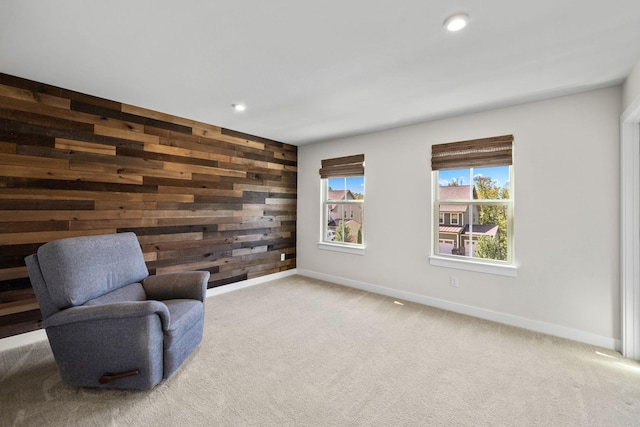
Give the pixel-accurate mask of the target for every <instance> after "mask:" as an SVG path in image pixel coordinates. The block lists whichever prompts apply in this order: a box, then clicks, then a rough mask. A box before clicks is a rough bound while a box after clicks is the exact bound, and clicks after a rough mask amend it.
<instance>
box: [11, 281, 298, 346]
mask: <svg viewBox="0 0 640 427" xmlns="http://www.w3.org/2000/svg"><path fill="white" fill-rule="evenodd" d="M294 274H297V270H296V269H295V268H293V269H291V270H286V271H282V272H280V273H274V274H269V275H266V276H260V277H256V278H254V279H249V280H243V281H242V282H237V283H230V284H228V285H224V286H218V287H216V288H211V289H207V298H209V297H212V296H215V295H220V294H224V293H227V292H232V291H237V290H238V289H242V288H246V287H249V286H255V285H258V284H260V283H264V282H268V281H271V280H276V279H280V278H282V277H288V276H293V275H294ZM46 339H47V333H46V332H45V331H44V329H38V330H37V331H31V332H25V333H22V334H19V335H14V336H11V337H6V338H2V339H0V351H5V350H11V349H13V348H17V347H23V346H25V345H29V344H34V343H36V342H39V341H43V340H46Z"/></svg>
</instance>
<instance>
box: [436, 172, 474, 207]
mask: <svg viewBox="0 0 640 427" xmlns="http://www.w3.org/2000/svg"><path fill="white" fill-rule="evenodd" d="M470 184H472V182H471V169H455V170H454V169H452V170H440V171H438V188H439V192H438V199H440V200H445V199H468V198H470V195H471V190H470V187H469V185H470ZM448 187H459V188H448ZM462 187H464V188H466V190H463V188H462Z"/></svg>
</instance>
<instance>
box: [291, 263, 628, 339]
mask: <svg viewBox="0 0 640 427" xmlns="http://www.w3.org/2000/svg"><path fill="white" fill-rule="evenodd" d="M297 274H299V275H301V276H307V277H311V278H313V279H318V280H324V281H327V282H331V283H336V284H338V285H343V286H348V287H350V288H356V289H360V290H363V291H367V292H372V293H375V294H381V295H385V296H389V297H393V298H398V299H403V300H405V301H411V302H415V303H418V304H423V305H428V306H431V307H436V308H440V309H443V310H448V311H452V312H454V313H460V314H465V315H467V316H472V317H477V318H480V319H485V320H490V321H493V322H497V323H502V324H505V325H509V326H515V327H518V328H523V329H528V330H530V331H534V332H540V333H543V334H547V335H553V336H556V337H560V338H566V339H569V340H573V341H578V342H582V343H585V344H590V345H595V346H598V347H603V348H607V349H610V350H615V351H620V340H617V339H614V338H607V337H603V336H600V335H595V334H592V333H589V332H585V331H581V330H578V329H573V328H567V327H565V326H560V325H554V324H551V323H546V322H540V321H537V320H532V319H527V318H524V317H519V316H514V315H511V314H505V313H499V312H496V311H491V310H486V309H483V308H477V307H473V306H469V305H464V304H459V303H455V302H451V301H446V300H441V299H438V298H431V297H427V296H424V295H418V294H414V293H411V292H405V291H400V290H397V289H391V288H385V287H383V286H378V285H372V284H369V283H365V282H359V281H357V280H351V279H344V278H342V277H337V276H331V275H329V274H324V273H319V272H316V271H310V270H304V269H297Z"/></svg>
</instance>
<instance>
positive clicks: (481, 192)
mask: <svg viewBox="0 0 640 427" xmlns="http://www.w3.org/2000/svg"><path fill="white" fill-rule="evenodd" d="M512 142H513V136H512V135H505V136H499V137H494V138H485V139H476V140H471V141H461V142H454V143H448V144H439V145H434V146H433V147H432V159H431V162H432V170H433V175H434V177H433V182H434V191H433V194H434V197H433V209H434V211H433V212H434V214H433V218H438V219H439V220H438V222H437V223H436V221H434V233H435V236H437V237H436V238H434V239H433V241H434V244H433V255H434V257H437V258H444V259H449V260H456V261H473V262H481V263H487V264H494V265H504V266H512V264H513V170H512V157H513V154H512V151H513V150H512ZM444 212H446V213H449V214H450V221H449V223H443V221H442V218H443V213H444ZM435 264H438V263H435ZM438 265H442V264H438Z"/></svg>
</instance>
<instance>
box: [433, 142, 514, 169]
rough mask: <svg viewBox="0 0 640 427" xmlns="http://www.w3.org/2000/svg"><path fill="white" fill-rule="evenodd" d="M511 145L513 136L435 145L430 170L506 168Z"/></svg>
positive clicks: (511, 159) (509, 162) (511, 157)
mask: <svg viewBox="0 0 640 427" xmlns="http://www.w3.org/2000/svg"><path fill="white" fill-rule="evenodd" d="M512 145H513V135H502V136H494V137H491V138H482V139H472V140H469V141H459V142H449V143H446V144H437V145H434V146H432V147H431V169H432V170H441V169H463V168H470V167H490V166H508V165H511V162H512V161H513V149H512Z"/></svg>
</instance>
